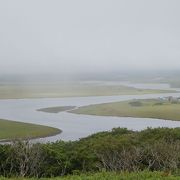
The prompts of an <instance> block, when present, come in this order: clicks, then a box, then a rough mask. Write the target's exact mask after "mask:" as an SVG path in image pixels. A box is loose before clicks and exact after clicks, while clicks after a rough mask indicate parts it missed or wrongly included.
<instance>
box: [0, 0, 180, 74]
mask: <svg viewBox="0 0 180 180" xmlns="http://www.w3.org/2000/svg"><path fill="white" fill-rule="evenodd" d="M173 68H176V69H177V68H180V0H0V73H38V72H40V73H51V72H56V73H57V72H60V73H61V72H65V73H66V72H67V73H70V72H75V73H77V72H86V71H87V72H94V71H102V72H103V71H104V72H106V71H113V70H114V71H118V70H119V71H121V70H124V69H127V70H132V69H173Z"/></svg>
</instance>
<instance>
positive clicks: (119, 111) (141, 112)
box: [70, 99, 180, 121]
mask: <svg viewBox="0 0 180 180" xmlns="http://www.w3.org/2000/svg"><path fill="white" fill-rule="evenodd" d="M179 109H180V103H178V102H169V101H168V100H165V101H163V100H159V99H146V100H133V101H124V102H115V103H105V104H99V105H90V106H84V107H80V108H78V109H76V110H72V111H70V112H72V113H77V114H89V115H98V116H118V117H139V118H156V119H165V120H175V121H179V120H180V111H179Z"/></svg>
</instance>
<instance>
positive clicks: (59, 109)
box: [37, 106, 75, 113]
mask: <svg viewBox="0 0 180 180" xmlns="http://www.w3.org/2000/svg"><path fill="white" fill-rule="evenodd" d="M74 108H75V106H57V107H49V108H42V109H37V111H41V112H47V113H59V112H62V111H67V110H71V109H74Z"/></svg>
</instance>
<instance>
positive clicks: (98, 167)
mask: <svg viewBox="0 0 180 180" xmlns="http://www.w3.org/2000/svg"><path fill="white" fill-rule="evenodd" d="M179 152H180V128H175V129H169V128H156V129H150V128H148V129H146V130H144V131H141V132H135V131H129V130H127V129H123V128H116V129H113V130H112V131H111V132H101V133H97V134H94V135H92V136H89V137H87V138H83V139H81V140H79V141H75V142H64V141H58V142H55V143H48V144H39V143H37V144H31V143H30V142H28V141H25V142H22V141H17V142H13V143H12V144H9V145H0V176H5V177H12V176H13V177H14V176H21V177H52V176H63V175H67V174H79V173H82V172H99V171H102V170H106V171H117V172H118V171H128V172H131V171H132V172H137V171H142V170H147V169H148V170H152V171H155V170H156V171H157V170H160V171H166V172H175V171H177V170H179V169H180V153H179Z"/></svg>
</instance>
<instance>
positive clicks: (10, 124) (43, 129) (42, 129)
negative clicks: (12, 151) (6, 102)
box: [0, 119, 61, 141]
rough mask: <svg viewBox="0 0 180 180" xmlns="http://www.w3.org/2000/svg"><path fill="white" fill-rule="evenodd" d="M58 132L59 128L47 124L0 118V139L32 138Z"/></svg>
mask: <svg viewBox="0 0 180 180" xmlns="http://www.w3.org/2000/svg"><path fill="white" fill-rule="evenodd" d="M59 133H61V130H59V129H56V128H52V127H48V126H42V125H35V124H30V123H22V122H16V121H9V120H3V119H0V141H3V140H5V141H8V140H13V139H19V138H20V139H33V138H39V137H47V136H51V135H56V134H59Z"/></svg>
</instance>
